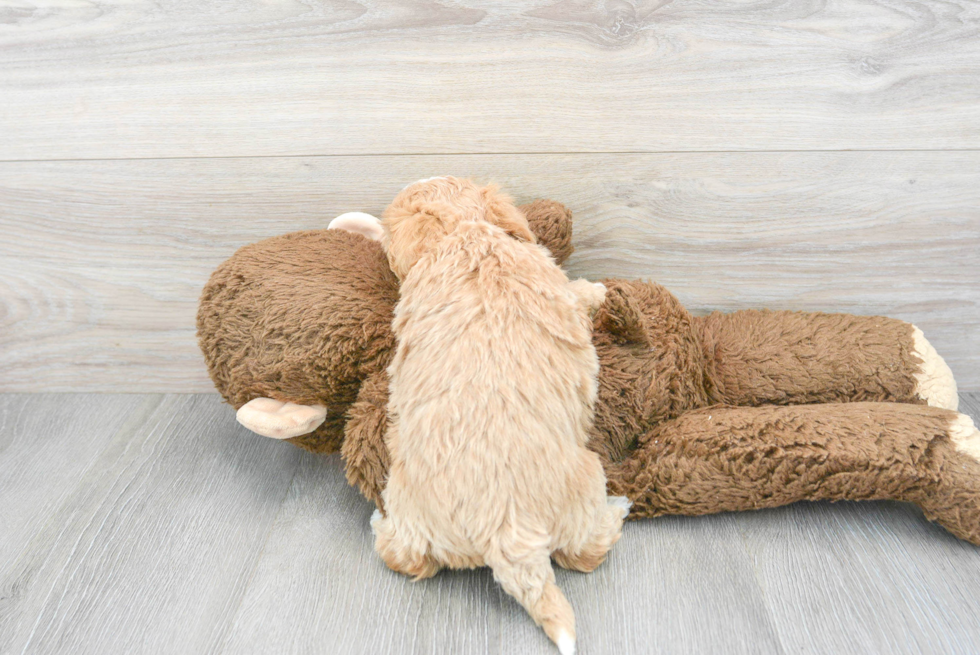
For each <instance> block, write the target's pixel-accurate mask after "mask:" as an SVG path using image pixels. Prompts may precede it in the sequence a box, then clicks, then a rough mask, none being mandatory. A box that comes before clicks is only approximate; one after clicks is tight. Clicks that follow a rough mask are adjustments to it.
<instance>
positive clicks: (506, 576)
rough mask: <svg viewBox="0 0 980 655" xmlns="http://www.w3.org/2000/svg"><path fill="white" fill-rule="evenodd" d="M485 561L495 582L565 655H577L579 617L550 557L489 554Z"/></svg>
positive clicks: (545, 555) (540, 552)
mask: <svg viewBox="0 0 980 655" xmlns="http://www.w3.org/2000/svg"><path fill="white" fill-rule="evenodd" d="M484 560H485V561H486V564H487V565H488V566H489V567H490V568H491V569H492V570H493V577H494V579H495V580H496V581H497V582H499V583H500V586H501V587H503V588H504V591H506V592H507V593H508V594H510V595H511V596H513V597H514V598H515V599H516V600H517V602H519V603H520V604H521V605H523V606H524V609H526V610H527V612H528V614H530V615H531V618H532V619H534V622H535V623H537V624H538V625H539V626H541V627H542V628H543V629H544V631H545V634H547V635H548V638H549V639H551V641H553V642H555V645H557V646H558V651H559V652H560V653H561V655H574V653H575V614H574V612H573V611H572V606H571V604H569V602H568V599H567V598H565V595H564V594H563V593H562V592H561V589H559V588H558V587H557V585H555V572H554V570H553V569H552V568H551V559H550V554H549V553H548V551H547V550H544V549H542V550H540V551H537V552H533V553H530V554H526V555H520V556H518V557H514V556H513V553H504V552H497V553H494V554H488V555H487V556H486V557H485V558H484Z"/></svg>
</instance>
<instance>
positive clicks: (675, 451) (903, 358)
mask: <svg viewBox="0 0 980 655" xmlns="http://www.w3.org/2000/svg"><path fill="white" fill-rule="evenodd" d="M521 209H522V210H523V211H524V212H525V214H526V215H527V217H528V220H529V222H530V224H531V227H532V229H533V231H534V232H535V234H536V235H537V237H538V239H539V241H540V243H542V244H543V245H545V246H546V247H548V248H549V249H550V251H551V252H552V254H553V255H554V257H555V259H556V260H557V261H558V262H559V263H560V262H562V261H564V260H565V259H566V258H567V257H568V255H569V254H571V251H572V247H571V214H570V212H569V211H568V210H567V209H566V208H565V207H564V206H562V205H560V204H559V203H556V202H550V201H536V202H533V203H531V204H529V205H525V206H524V207H522V208H521ZM372 221H376V219H373V217H370V216H367V215H344V216H343V217H340V218H338V219H335V222H334V223H333V224H332V225H331V227H334V228H338V227H339V228H343V229H328V230H318V231H310V232H297V233H293V234H286V235H283V236H280V237H274V238H271V239H267V240H265V241H261V242H259V243H256V244H252V245H249V246H245V247H244V248H242V249H240V250H239V251H238V252H237V253H235V254H234V255H233V256H232V257H231V258H230V259H229V260H228V261H226V262H225V263H223V264H222V265H221V266H220V267H218V269H217V270H216V271H215V272H214V274H213V275H212V276H211V280H210V281H209V282H208V284H207V286H206V287H205V289H204V292H203V295H202V297H201V304H200V309H199V313H198V335H199V339H200V345H201V349H202V351H203V352H204V356H205V360H206V362H207V365H208V369H209V371H210V374H211V378H212V379H213V380H214V383H215V385H216V387H217V388H218V390H219V391H220V392H221V394H222V395H223V396H224V397H225V399H226V400H227V401H228V402H229V403H231V404H232V405H233V406H234V407H236V408H240V409H239V419H240V420H241V421H242V422H243V423H244V424H246V425H247V426H249V427H251V428H253V429H254V430H255V431H257V432H259V433H261V434H265V435H266V436H273V437H278V438H287V437H288V438H289V440H290V441H291V442H292V443H294V444H295V445H297V446H300V447H302V448H305V449H307V450H310V451H313V452H317V453H332V452H336V451H338V450H340V451H341V452H342V455H343V457H344V460H345V464H346V471H347V477H348V480H349V481H350V482H351V483H352V484H356V485H357V486H358V488H359V489H360V490H361V492H362V493H363V494H364V495H365V496H366V497H367V498H369V499H370V500H372V501H374V502H375V503H378V504H380V492H381V490H382V489H383V487H384V483H385V476H386V472H387V466H388V455H387V450H386V448H385V443H384V430H385V425H386V414H385V405H386V399H387V390H388V382H387V378H386V374H385V369H386V367H387V365H388V362H389V359H390V357H391V354H392V352H393V345H394V344H393V338H392V334H391V329H390V326H391V320H392V310H393V308H394V305H395V302H396V300H397V299H398V283H397V280H396V278H395V276H394V275H393V274H392V272H391V270H390V269H389V267H388V263H387V260H386V258H385V255H384V253H383V252H382V249H381V247H380V244H379V243H377V241H376V240H373V239H377V238H378V237H379V236H380V231H379V230H378V229H377V225H376V223H375V222H372ZM351 230H353V231H351ZM357 232H359V233H357ZM603 282H604V284H605V285H606V287H607V288H608V293H607V296H606V301H605V304H604V305H603V307H602V308H601V309H600V310H599V312H598V313H597V314H596V316H595V325H594V336H593V339H594V342H595V345H596V349H597V351H598V354H599V360H600V366H601V368H600V373H599V399H598V402H597V405H596V420H595V424H594V427H593V430H592V435H591V442H590V447H591V448H592V449H593V450H595V451H596V452H597V453H598V454H599V455H600V457H601V458H602V460H603V463H604V467H605V470H606V475H607V478H608V486H609V493H610V494H611V495H625V496H627V497H629V499H630V500H632V501H633V512H632V514H631V515H630V518H634V519H635V518H641V517H648V516H658V515H662V514H688V515H696V514H708V513H714V512H722V511H734V510H745V509H757V508H762V507H774V506H779V505H785V504H788V503H791V502H794V501H798V500H864V499H893V500H901V501H907V502H912V503H915V504H916V505H918V506H919V507H921V508H922V510H923V512H924V513H925V515H926V516H927V517H928V518H930V519H931V520H934V521H937V522H938V523H939V524H940V525H942V526H944V527H945V528H946V529H947V530H949V531H950V532H952V533H953V534H955V535H956V536H958V537H960V538H962V539H966V540H968V541H971V542H972V543H974V544H980V432H978V431H977V429H976V428H975V427H974V425H973V422H972V420H971V419H970V418H969V417H967V416H965V415H962V414H959V413H957V412H956V411H955V409H956V406H957V396H956V385H955V382H954V380H953V377H952V374H951V372H950V371H949V368H948V367H947V366H946V364H945V362H943V360H942V358H941V357H939V355H938V354H936V352H935V350H934V349H933V348H932V347H931V346H930V345H929V343H928V341H926V340H925V338H924V337H923V336H922V333H921V332H920V331H919V330H918V329H917V328H915V327H914V326H912V325H910V324H908V323H904V322H902V321H898V320H895V319H890V318H883V317H859V316H851V315H847V314H820V313H802V312H774V311H754V310H750V311H739V312H734V313H731V314H721V313H714V314H711V315H710V316H705V317H695V316H692V315H691V314H690V313H688V312H687V311H686V310H685V309H684V307H683V306H681V304H680V303H679V302H678V301H677V299H676V298H674V297H673V296H672V295H671V294H670V293H669V292H668V291H667V290H666V289H664V288H663V287H661V286H659V285H657V284H653V283H650V282H639V281H636V282H629V281H625V280H617V279H607V280H603ZM297 435H298V436H297Z"/></svg>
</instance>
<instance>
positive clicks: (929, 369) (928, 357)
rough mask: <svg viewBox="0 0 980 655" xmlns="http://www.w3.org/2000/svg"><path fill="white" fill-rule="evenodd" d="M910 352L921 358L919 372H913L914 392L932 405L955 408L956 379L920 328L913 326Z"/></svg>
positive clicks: (956, 403) (956, 400)
mask: <svg viewBox="0 0 980 655" xmlns="http://www.w3.org/2000/svg"><path fill="white" fill-rule="evenodd" d="M912 340H913V343H914V345H913V350H912V354H914V355H915V356H916V357H918V358H919V359H921V360H922V364H921V365H920V367H919V372H918V373H916V374H915V380H916V388H915V393H916V395H918V397H919V398H921V399H922V400H924V401H926V403H927V404H928V405H930V406H932V407H942V408H944V409H956V408H957V406H958V405H959V397H958V396H957V395H956V380H954V379H953V372H952V371H950V370H949V366H947V365H946V362H945V360H943V358H942V357H940V356H939V353H937V352H936V349H935V348H933V347H932V344H931V343H929V342H928V341H927V340H926V337H925V335H924V334H922V330H920V329H919V328H917V327H915V326H913V331H912Z"/></svg>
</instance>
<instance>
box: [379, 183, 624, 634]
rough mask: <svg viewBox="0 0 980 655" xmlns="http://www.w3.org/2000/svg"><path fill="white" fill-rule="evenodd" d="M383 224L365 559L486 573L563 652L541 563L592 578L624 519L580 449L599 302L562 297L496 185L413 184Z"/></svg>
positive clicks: (597, 296) (561, 287)
mask: <svg viewBox="0 0 980 655" xmlns="http://www.w3.org/2000/svg"><path fill="white" fill-rule="evenodd" d="M383 225H384V237H383V244H384V246H385V250H386V253H387V256H388V260H389V263H390V264H391V269H392V270H393V271H394V272H395V274H396V275H397V276H398V277H399V278H400V280H401V295H400V299H399V301H398V304H397V306H396V308H395V316H394V322H393V331H394V334H395V337H396V340H397V346H396V351H395V355H394V358H393V360H392V363H391V366H390V367H389V369H388V372H389V375H390V381H391V382H390V385H391V386H390V394H391V395H390V401H389V412H390V420H391V425H390V427H389V430H388V433H387V437H386V442H387V446H388V448H389V450H390V453H391V469H390V475H389V479H388V483H387V486H386V488H385V490H384V496H383V497H384V507H385V511H386V515H385V516H381V515H380V514H379V515H378V516H377V517H376V518H375V520H374V521H373V523H372V526H373V528H374V530H375V535H376V541H375V548H376V550H377V551H378V553H379V554H380V555H381V557H382V558H383V559H384V561H385V562H386V563H387V564H388V566H389V567H391V568H392V569H393V570H395V571H399V572H402V573H404V574H406V575H410V576H414V577H415V578H416V579H421V578H425V577H428V576H431V575H434V574H435V573H436V572H437V571H438V570H439V569H440V568H442V567H451V568H470V567H477V566H490V567H491V568H492V569H493V573H494V577H495V579H496V580H497V581H498V582H499V583H500V584H501V586H502V587H503V588H504V590H505V591H506V592H507V593H509V594H510V595H512V596H513V597H514V598H516V599H517V600H518V601H519V602H520V603H521V604H522V605H523V606H524V607H525V608H526V609H527V611H528V612H529V613H530V615H531V616H532V618H534V620H535V622H536V623H537V624H538V625H540V626H542V627H543V628H544V630H545V632H546V633H547V635H548V636H549V637H550V638H551V639H552V641H554V642H555V643H556V644H558V645H559V648H560V649H561V651H562V652H563V653H566V652H572V650H573V649H574V643H575V619H574V616H573V613H572V608H571V606H570V605H569V603H568V601H567V600H566V599H565V597H564V595H563V594H562V593H561V591H560V590H559V589H558V587H557V586H555V576H554V571H553V570H552V568H551V562H550V557H552V556H553V557H554V559H555V561H556V562H557V563H558V564H559V565H561V566H564V567H567V568H572V569H576V570H579V571H591V570H592V569H594V568H595V567H596V566H598V565H599V564H600V563H601V562H602V561H603V559H605V556H606V553H607V552H608V550H609V549H610V548H611V547H612V545H613V544H614V543H615V542H616V541H617V540H618V539H619V536H620V532H621V528H622V522H623V518H624V516H625V514H626V511H627V509H628V504H624V503H622V502H620V501H619V500H618V499H607V497H606V479H605V474H604V473H603V469H602V466H601V463H600V460H599V458H598V456H597V455H596V454H595V453H593V452H591V451H590V450H588V449H586V447H585V445H586V440H587V437H588V430H589V428H590V426H591V423H592V419H593V407H594V404H595V399H596V378H597V375H598V371H599V365H598V359H597V357H596V351H595V348H594V346H593V345H592V335H591V331H592V320H591V318H590V313H591V312H594V311H595V310H596V309H597V308H598V307H599V305H600V304H601V303H602V300H603V298H604V295H605V288H604V287H602V285H594V284H592V283H589V282H587V281H584V280H578V281H576V282H571V283H570V282H569V281H568V278H567V277H566V276H565V274H564V272H563V271H562V270H561V269H560V268H559V267H558V265H557V264H556V263H555V262H554V260H553V259H552V258H551V256H550V255H549V254H548V252H547V251H546V250H545V249H544V248H542V247H540V246H538V245H536V244H535V238H534V235H533V234H532V233H531V231H530V229H529V228H528V223H527V220H526V219H525V217H524V215H523V214H522V213H521V212H520V211H519V210H518V209H517V208H516V207H515V206H514V204H513V203H512V202H511V200H510V199H509V198H508V197H507V196H505V195H503V194H501V193H499V192H498V191H497V189H496V188H494V187H492V186H490V187H479V186H477V185H476V184H474V183H472V182H470V181H468V180H461V179H456V178H451V177H449V178H433V179H430V180H424V181H422V182H419V183H416V184H413V185H410V186H408V187H406V188H405V189H404V190H403V191H402V192H401V193H400V194H399V195H398V196H397V197H396V198H395V200H394V202H393V203H392V204H391V206H389V207H388V209H387V210H386V211H385V213H384V216H383ZM624 500H625V499H624Z"/></svg>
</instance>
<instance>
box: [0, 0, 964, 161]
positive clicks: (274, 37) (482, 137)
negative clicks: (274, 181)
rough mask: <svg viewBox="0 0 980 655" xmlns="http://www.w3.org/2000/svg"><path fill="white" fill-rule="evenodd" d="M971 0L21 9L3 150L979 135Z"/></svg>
mask: <svg viewBox="0 0 980 655" xmlns="http://www.w3.org/2000/svg"><path fill="white" fill-rule="evenodd" d="M978 36H980V6H978V5H977V4H976V3H975V2H972V1H971V0H952V1H942V2H941V1H939V0H925V1H912V0H869V1H868V2H861V3H857V2H792V3H771V2H761V1H753V2H739V3H715V2H703V1H697V2H684V3H677V2H665V1H664V0H636V1H623V0H584V1H583V0H531V1H527V2H525V1H521V2H517V1H515V0H510V1H507V2H494V1H489V0H464V1H461V2H451V3H450V2H447V3H441V2H434V1H429V0H419V1H416V2H413V1H410V0H399V1H397V2H381V1H378V0H327V1H325V2H316V3H308V2H298V1H297V2H274V3H265V2H257V1H254V0H233V1H231V2H210V3H193V4H179V3H170V2H164V3H159V2H151V1H150V0H136V1H134V2H125V3H124V2H99V3H82V4H74V3H47V2H45V3H33V2H27V3H20V2H18V3H14V4H13V5H10V4H5V5H4V6H3V7H0V97H2V98H3V102H2V103H0V125H4V126H9V127H8V128H7V129H3V130H2V131H0V158H2V159H6V160H48V159H66V158H68V159H72V158H124V157H125V158H145V157H186V156H255V155H318V154H365V153H384V154H392V153H400V154H424V153H460V152H463V153H470V152H483V153H488V152H580V151H591V152H650V151H692V150H700V151H703V150H711V151H719V150H775V149H779V150H814V149H817V150H825V149H827V150H831V149H888V150H893V149H963V148H978V147H980V38H978Z"/></svg>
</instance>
